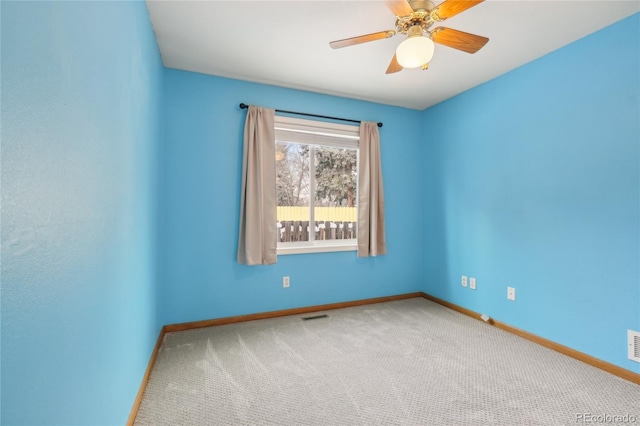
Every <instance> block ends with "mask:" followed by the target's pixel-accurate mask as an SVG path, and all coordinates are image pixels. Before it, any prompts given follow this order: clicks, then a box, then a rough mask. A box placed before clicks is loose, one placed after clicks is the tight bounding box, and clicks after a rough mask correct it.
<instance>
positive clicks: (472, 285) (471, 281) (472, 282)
mask: <svg viewBox="0 0 640 426" xmlns="http://www.w3.org/2000/svg"><path fill="white" fill-rule="evenodd" d="M469 288H470V289H471V290H475V289H476V279H475V278H469Z"/></svg>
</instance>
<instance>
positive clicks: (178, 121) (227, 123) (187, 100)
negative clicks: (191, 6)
mask: <svg viewBox="0 0 640 426" xmlns="http://www.w3.org/2000/svg"><path fill="white" fill-rule="evenodd" d="M164 87H165V92H164V114H165V117H166V119H165V145H166V146H165V147H164V156H163V170H164V175H163V176H164V177H163V181H162V184H161V187H162V191H163V192H162V195H161V196H162V199H163V203H162V209H161V210H162V217H163V219H162V226H161V230H162V231H161V238H162V239H163V241H162V247H163V254H162V256H163V257H162V259H161V261H160V264H161V268H162V272H161V274H160V275H161V277H162V283H161V286H162V288H161V295H162V297H161V298H162V304H163V305H162V313H163V314H162V318H163V321H164V322H165V323H176V322H184V321H193V320H200V319H207V318H218V317H225V316H230V315H240V314H246V313H254V312H263V311H272V310H278V309H286V308H293V307H299V306H310V305H318V304H323V303H333V302H341V301H346V300H357V299H365V298H369V297H377V296H387V295H391V294H400V293H408V292H413V291H416V290H418V289H419V288H420V285H421V283H422V273H423V271H422V266H421V262H422V260H421V259H422V257H423V256H422V241H421V235H422V232H421V231H419V230H420V229H421V227H422V211H421V205H422V203H421V201H420V192H421V187H422V184H421V176H422V174H421V171H422V168H421V166H422V165H421V156H422V155H421V153H422V140H421V139H422V138H421V137H420V135H421V127H420V126H421V123H420V117H421V113H420V112H419V111H413V110H408V109H402V108H396V107H389V106H383V105H378V104H373V103H367V102H362V101H355V100H349V99H343V98H336V97H332V96H326V95H319V94H313V93H309V92H302V91H297V90H289V89H282V88H277V87H273V86H266V85H261V84H253V83H246V82H241V81H237V80H230V79H223V78H216V77H211V76H205V75H200V74H194V73H188V72H182V71H175V70H167V71H166V74H165V77H164ZM240 102H245V103H248V104H256V105H262V106H268V107H273V108H280V109H285V110H292V111H304V112H311V113H316V114H323V115H331V116H337V117H347V118H355V119H363V120H368V121H382V122H384V127H382V128H381V129H380V137H381V150H382V158H383V160H382V161H383V165H382V168H383V175H384V179H385V181H384V189H385V197H386V202H387V204H386V205H387V210H386V215H387V216H386V217H387V225H388V226H387V241H388V251H389V254H388V255H386V256H379V257H377V258H364V259H363V258H357V257H356V254H355V252H341V253H323V254H300V255H287V256H279V258H278V263H277V264H276V265H270V266H243V265H238V264H237V263H236V251H237V236H238V220H239V211H240V184H241V176H240V175H241V171H242V164H241V163H242V133H243V127H244V120H245V116H246V110H240V108H239V107H238V104H239V103H240ZM284 275H289V276H290V277H291V287H290V288H288V289H283V288H282V277H283V276H284Z"/></svg>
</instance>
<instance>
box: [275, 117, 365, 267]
mask: <svg viewBox="0 0 640 426" xmlns="http://www.w3.org/2000/svg"><path fill="white" fill-rule="evenodd" d="M274 128H275V139H276V144H277V143H278V142H286V143H295V144H308V145H309V159H310V160H309V177H310V179H309V180H310V185H311V187H310V188H309V194H310V200H309V204H310V205H309V216H310V217H309V226H310V227H311V226H312V225H311V224H314V223H315V220H314V209H313V202H314V197H315V178H313V176H315V161H313V159H314V158H315V156H314V150H315V147H317V146H320V147H323V146H327V147H332V148H348V149H355V150H356V153H357V154H356V155H357V168H358V175H359V174H360V149H359V148H360V126H354V125H348V124H336V123H329V122H324V121H315V120H305V119H302V118H295V117H283V116H278V115H276V116H275V120H274ZM356 197H358V194H357V192H356ZM356 199H357V198H356ZM356 235H357V229H356ZM357 249H358V242H357V238H355V239H352V240H330V241H317V240H315V232H313V230H311V229H310V230H309V241H296V242H285V243H281V242H280V241H278V245H277V252H278V255H288V254H303V253H324V252H338V251H356V250H357Z"/></svg>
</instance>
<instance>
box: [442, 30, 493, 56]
mask: <svg viewBox="0 0 640 426" xmlns="http://www.w3.org/2000/svg"><path fill="white" fill-rule="evenodd" d="M431 38H432V39H433V41H434V42H436V43H439V44H443V45H445V46H449V47H452V48H454V49H458V50H462V51H463V52H467V53H476V52H477V51H478V50H480V49H482V47H483V46H484V45H485V44H487V42H488V41H489V39H488V38H486V37H482V36H479V35H475V34H469V33H465V32H464V31H458V30H452V29H451V28H443V27H438V28H436V29H435V30H433V31H432V32H431Z"/></svg>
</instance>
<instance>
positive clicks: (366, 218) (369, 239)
mask: <svg viewBox="0 0 640 426" xmlns="http://www.w3.org/2000/svg"><path fill="white" fill-rule="evenodd" d="M359 169H360V170H359V175H360V176H359V180H358V192H359V194H358V257H367V256H377V255H379V254H386V253H387V242H386V239H385V234H384V191H383V190H382V167H381V162H380V135H379V133H378V125H377V123H365V122H362V123H361V124H360V165H359Z"/></svg>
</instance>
